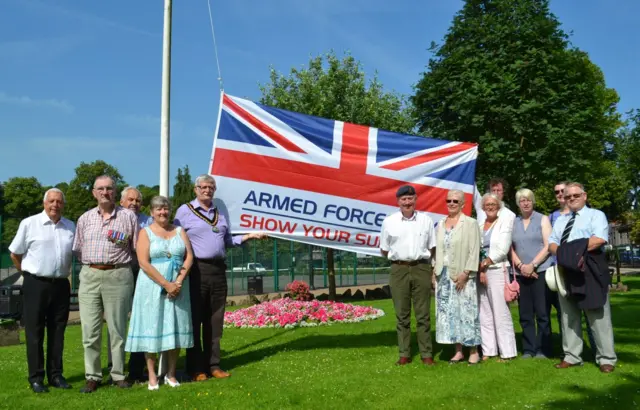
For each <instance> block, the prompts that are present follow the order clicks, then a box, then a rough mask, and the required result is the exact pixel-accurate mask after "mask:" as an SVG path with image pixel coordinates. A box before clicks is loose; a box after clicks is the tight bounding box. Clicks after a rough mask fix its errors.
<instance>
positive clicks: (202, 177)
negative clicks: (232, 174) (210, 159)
mask: <svg viewBox="0 0 640 410" xmlns="http://www.w3.org/2000/svg"><path fill="white" fill-rule="evenodd" d="M203 181H204V182H213V183H214V184H215V183H216V180H215V179H214V178H213V177H212V176H211V175H209V174H202V175H200V176H198V178H196V181H195V184H194V185H195V186H198V185H200V183H201V182H203Z"/></svg>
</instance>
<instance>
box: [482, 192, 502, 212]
mask: <svg viewBox="0 0 640 410" xmlns="http://www.w3.org/2000/svg"><path fill="white" fill-rule="evenodd" d="M487 199H495V200H496V202H497V203H498V209H500V208H502V201H500V198H498V195H496V194H492V193H491V192H487V193H486V194H484V195H482V202H481V204H482V206H483V207H484V203H485V202H486V201H487Z"/></svg>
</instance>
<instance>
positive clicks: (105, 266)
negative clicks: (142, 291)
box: [73, 176, 139, 393]
mask: <svg viewBox="0 0 640 410" xmlns="http://www.w3.org/2000/svg"><path fill="white" fill-rule="evenodd" d="M93 196H94V197H95V198H96V200H97V201H98V206H97V207H95V208H93V209H90V210H89V211H87V212H85V213H84V214H83V215H82V216H81V217H80V218H79V219H78V224H77V228H76V237H75V241H74V243H73V251H74V252H75V253H76V256H77V258H78V259H79V260H80V261H81V262H82V264H83V266H82V270H81V271H80V289H79V291H78V300H79V302H80V320H81V322H82V345H83V346H84V368H85V379H86V385H85V387H83V388H82V390H80V391H81V392H82V393H92V392H94V391H95V390H96V389H97V388H98V385H99V384H100V383H101V381H102V367H101V362H100V353H101V352H100V351H101V342H102V318H103V316H104V317H105V318H106V321H107V326H108V329H109V336H110V339H111V343H110V349H111V355H112V357H113V366H112V368H111V382H112V383H113V384H114V385H116V386H118V387H120V388H129V387H131V384H130V383H129V382H128V381H126V380H125V374H124V357H125V353H124V340H125V334H126V331H127V315H128V313H129V311H130V310H131V299H132V295H133V273H132V272H131V261H132V258H133V252H134V250H135V244H136V241H137V239H138V230H139V228H138V220H137V217H136V214H135V213H134V212H132V211H130V210H128V209H125V208H123V207H121V206H116V204H115V197H116V192H115V183H114V181H113V179H112V178H111V177H108V176H100V177H98V178H96V181H95V183H94V184H93Z"/></svg>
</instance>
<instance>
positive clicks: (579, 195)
mask: <svg viewBox="0 0 640 410" xmlns="http://www.w3.org/2000/svg"><path fill="white" fill-rule="evenodd" d="M582 194H584V192H583V193H580V194H573V195H565V196H564V199H567V200H569V199H578V198H580V197H581V196H582Z"/></svg>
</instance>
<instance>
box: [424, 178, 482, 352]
mask: <svg viewBox="0 0 640 410" xmlns="http://www.w3.org/2000/svg"><path fill="white" fill-rule="evenodd" d="M463 208H464V193H463V192H462V191H458V190H451V191H449V192H448V193H447V210H448V213H449V216H447V217H446V218H444V219H442V220H441V221H440V222H439V223H438V226H437V229H436V268H435V276H434V281H436V283H435V288H436V341H437V342H438V343H440V344H455V345H456V353H455V355H454V356H453V357H452V358H451V360H450V361H449V363H452V364H453V363H458V362H461V361H463V360H464V353H463V351H462V347H463V346H466V347H469V364H476V363H478V362H479V360H480V356H479V355H478V345H479V344H480V321H479V318H478V293H477V289H476V271H477V270H478V263H479V258H480V229H479V228H478V222H477V221H476V220H475V219H473V218H470V217H468V216H466V215H464V214H463V213H462V209H463ZM436 277H437V279H435V278H436Z"/></svg>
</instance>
